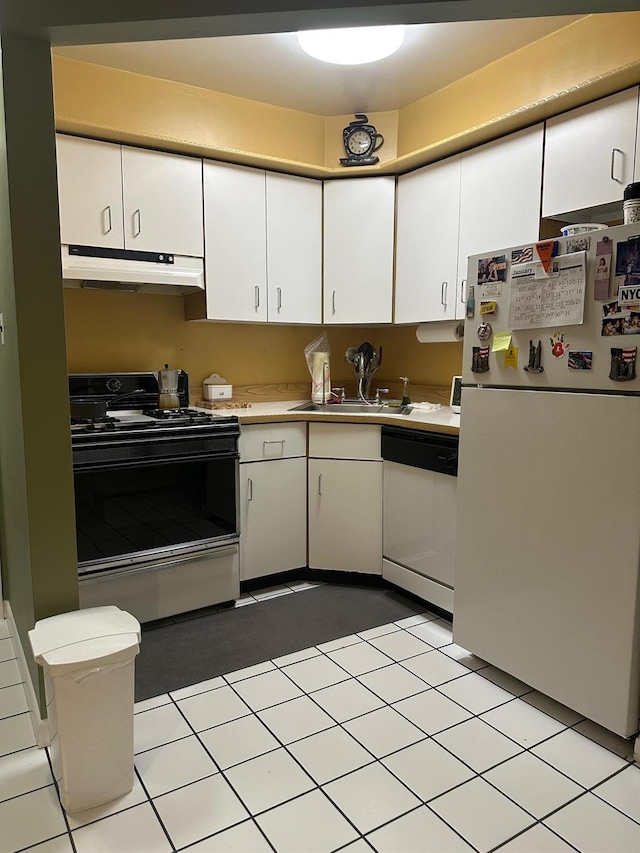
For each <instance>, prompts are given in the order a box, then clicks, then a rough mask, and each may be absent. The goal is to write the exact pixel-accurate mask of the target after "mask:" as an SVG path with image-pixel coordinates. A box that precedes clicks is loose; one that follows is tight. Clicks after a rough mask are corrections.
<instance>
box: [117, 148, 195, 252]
mask: <svg viewBox="0 0 640 853" xmlns="http://www.w3.org/2000/svg"><path fill="white" fill-rule="evenodd" d="M122 186H123V195H124V241H125V248H127V249H138V250H140V251H144V252H171V253H173V254H175V255H191V256H192V257H200V258H201V257H202V256H203V254H204V246H203V243H204V233H203V221H202V160H198V159H196V158H194V157H183V156H181V155H179V154H165V153H163V152H160V151H145V150H144V149H141V148H128V147H127V146H124V145H123V146H122Z"/></svg>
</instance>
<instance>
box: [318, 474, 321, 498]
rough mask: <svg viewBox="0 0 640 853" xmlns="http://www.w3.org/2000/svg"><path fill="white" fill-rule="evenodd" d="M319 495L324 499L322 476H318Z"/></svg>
mask: <svg viewBox="0 0 640 853" xmlns="http://www.w3.org/2000/svg"><path fill="white" fill-rule="evenodd" d="M318 494H319V495H320V497H322V474H318Z"/></svg>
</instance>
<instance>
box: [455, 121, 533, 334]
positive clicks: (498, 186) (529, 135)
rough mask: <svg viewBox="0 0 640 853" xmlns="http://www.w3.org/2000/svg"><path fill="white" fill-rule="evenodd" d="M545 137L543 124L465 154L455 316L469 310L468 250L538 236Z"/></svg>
mask: <svg viewBox="0 0 640 853" xmlns="http://www.w3.org/2000/svg"><path fill="white" fill-rule="evenodd" d="M542 143H543V126H542V125H541V124H539V125H536V126H535V127H531V128H528V129H527V130H523V131H520V132H519V133H513V134H511V136H506V137H504V139H498V140H497V141H496V142H490V143H489V144H488V145H482V146H481V147H480V148H475V149H474V150H473V151H469V152H468V153H467V154H464V155H463V157H462V176H461V184H460V243H459V249H458V252H459V254H458V280H459V285H460V286H459V287H458V294H459V295H458V300H457V303H456V308H457V310H456V318H461V317H464V315H465V300H466V291H467V288H466V278H467V265H468V258H469V255H475V254H479V253H480V252H489V253H491V252H495V251H496V250H498V249H501V248H504V247H505V246H518V245H520V244H522V243H532V242H535V241H536V240H537V239H538V235H539V233H540V193H541V182H542Z"/></svg>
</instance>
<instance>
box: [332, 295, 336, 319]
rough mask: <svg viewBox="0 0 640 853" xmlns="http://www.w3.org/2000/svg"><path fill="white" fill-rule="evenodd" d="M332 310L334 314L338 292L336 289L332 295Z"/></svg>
mask: <svg viewBox="0 0 640 853" xmlns="http://www.w3.org/2000/svg"><path fill="white" fill-rule="evenodd" d="M331 312H332V313H333V314H335V313H336V292H335V290H334V291H333V293H332V295H331Z"/></svg>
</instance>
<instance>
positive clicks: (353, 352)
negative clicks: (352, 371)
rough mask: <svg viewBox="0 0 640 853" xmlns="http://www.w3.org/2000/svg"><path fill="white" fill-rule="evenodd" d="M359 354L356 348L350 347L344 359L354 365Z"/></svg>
mask: <svg viewBox="0 0 640 853" xmlns="http://www.w3.org/2000/svg"><path fill="white" fill-rule="evenodd" d="M357 354H358V350H357V349H356V348H355V347H349V349H348V350H347V351H346V352H345V354H344V357H345V358H346V359H347V361H348V362H349V364H353V363H354V359H355V357H356V356H357Z"/></svg>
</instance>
